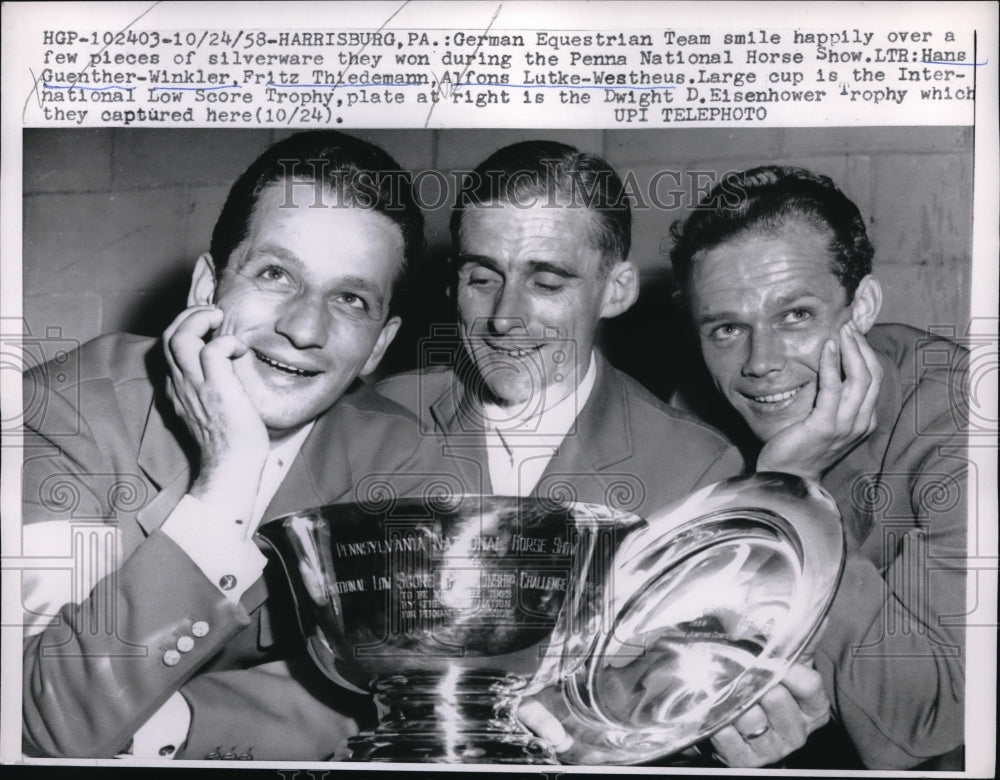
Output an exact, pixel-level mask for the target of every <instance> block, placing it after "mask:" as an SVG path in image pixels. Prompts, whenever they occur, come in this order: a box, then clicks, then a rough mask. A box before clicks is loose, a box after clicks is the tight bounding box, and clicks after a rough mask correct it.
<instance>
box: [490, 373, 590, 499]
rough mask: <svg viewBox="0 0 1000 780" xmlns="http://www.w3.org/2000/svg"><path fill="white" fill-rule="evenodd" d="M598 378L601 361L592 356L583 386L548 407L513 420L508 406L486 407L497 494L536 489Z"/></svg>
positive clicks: (526, 492) (492, 476)
mask: <svg viewBox="0 0 1000 780" xmlns="http://www.w3.org/2000/svg"><path fill="white" fill-rule="evenodd" d="M596 379H597V360H596V357H595V355H594V354H593V353H591V355H590V366H589V367H588V368H587V373H586V374H584V376H583V379H582V380H581V381H580V384H578V385H577V386H576V388H574V389H573V391H571V392H570V393H569V395H567V396H566V397H565V398H562V399H561V400H559V401H557V402H556V403H554V404H553V405H552V406H550V407H548V408H543V409H542V410H541V411H539V412H536V413H535V414H531V415H527V416H525V417H516V416H515V417H512V416H511V414H510V412H509V410H507V409H506V408H504V407H501V406H495V405H493V404H483V418H484V420H485V422H486V450H487V458H488V460H489V466H490V485H491V487H492V488H493V492H494V493H495V494H497V495H504V496H527V495H529V494H530V493H531V491H532V490H534V488H535V485H537V484H538V480H539V479H541V477H542V473H543V472H544V471H545V468H546V467H547V466H548V465H549V461H551V460H552V456H553V455H555V453H556V452H557V451H558V449H559V446H560V445H561V444H562V442H563V439H565V438H566V434H568V433H569V432H570V430H571V429H572V428H573V426H574V424H575V423H576V418H577V416H578V415H579V413H580V410H581V409H582V408H583V406H584V404H586V403H587V399H588V398H590V393H591V391H592V390H593V389H594V382H595V380H596Z"/></svg>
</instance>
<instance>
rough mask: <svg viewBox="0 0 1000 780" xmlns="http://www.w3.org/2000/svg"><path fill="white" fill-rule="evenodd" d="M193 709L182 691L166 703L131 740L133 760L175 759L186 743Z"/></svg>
mask: <svg viewBox="0 0 1000 780" xmlns="http://www.w3.org/2000/svg"><path fill="white" fill-rule="evenodd" d="M190 728H191V708H190V707H189V706H188V703H187V700H185V698H184V697H183V696H181V694H180V692H179V691H174V694H173V695H172V696H171V697H170V698H169V699H167V700H166V702H164V704H163V706H162V707H160V709H158V710H157V711H156V712H154V713H153V716H152V717H151V718H150V719H149V720H147V721H146V722H145V723H143V724H142V726H141V727H140V728H139V730H138V731H137V732H135V736H134V737H132V752H131V754H130V757H131V758H173V757H174V756H176V755H177V751H178V750H180V748H181V746H182V745H183V744H184V743H185V742H186V741H187V735H188V729H190Z"/></svg>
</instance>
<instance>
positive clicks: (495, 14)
mask: <svg viewBox="0 0 1000 780" xmlns="http://www.w3.org/2000/svg"><path fill="white" fill-rule="evenodd" d="M502 10H503V3H501V4H500V5H498V6H497V10H496V11H494V12H493V17H492V18H491V19H490V23H489V24H488V25H486V29H485V30H483V37H485V35H486V34H487V33H488V32H490V30H492V29H493V25H494V23H495V22H496V20H497V17H498V16H500V12H501V11H502ZM482 45H483V38H482V37H481V38H480V39H479V43H477V44H476V48H475V49H473V51H472V56H470V57H469V61H468V62H466V63H465V68H464V69H463V70H462V72H461V73H459V74H458V80H459V81H461V80H462V79H464V78H465V74H466V73H468V72H469V68H471V67H472V63H473V62H474V61H475V58H476V55H478V54H479V49H480V48H482ZM434 81H435V83H436V84H437V86H438V93H439V94H440V95H442V96H443V95H444V90H442V89H441V82H440V81H438V79H437V77H435V79H434ZM453 89H454V87H452V90H453ZM452 90H449V91H448V94H449V97H450V96H451V92H452ZM436 107H437V103H431V105H430V108H429V109H428V110H427V119H426V120H425V121H424V128H425V129H426V128H427V127H428V126H429V125H430V123H431V114H433V113H434V109H435V108H436Z"/></svg>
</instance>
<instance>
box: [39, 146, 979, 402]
mask: <svg viewBox="0 0 1000 780" xmlns="http://www.w3.org/2000/svg"><path fill="white" fill-rule="evenodd" d="M349 132H350V133H351V134H353V135H356V136H360V137H362V138H365V139H368V140H370V141H373V142H375V143H377V144H379V145H380V146H382V147H383V148H385V149H386V150H387V151H388V152H389V153H390V154H392V156H393V157H395V158H396V159H397V161H398V162H399V163H400V164H401V165H402V166H403V167H404V168H408V169H409V170H411V171H414V172H420V171H425V170H437V171H441V172H443V173H445V175H446V177H447V180H448V181H449V182H452V183H453V182H454V179H453V178H452V176H451V172H452V171H455V170H469V169H472V168H473V167H475V166H476V165H477V164H478V163H479V162H481V161H482V160H483V159H484V158H485V157H486V156H487V155H489V154H490V153H491V152H493V151H494V150H496V149H498V148H499V147H501V146H503V145H505V144H508V143H513V142H515V141H520V140H526V139H530V138H545V139H551V140H557V141H563V142H565V143H570V144H573V145H575V146H577V147H579V148H580V149H583V150H586V151H592V152H597V153H600V154H602V155H604V156H605V157H607V158H608V160H609V161H610V162H611V164H612V165H613V166H614V167H615V168H616V169H617V170H618V172H619V174H620V175H622V176H623V177H624V176H626V175H628V174H631V175H632V176H633V177H634V180H635V182H636V184H637V185H638V187H639V188H640V191H641V192H645V191H646V187H647V185H648V183H649V181H650V179H651V178H652V177H653V176H654V175H655V174H656V173H657V172H660V171H676V172H680V173H681V174H683V178H682V179H681V186H680V187H679V188H677V187H676V180H675V179H674V178H673V177H668V178H665V179H662V178H661V184H662V186H661V190H660V196H661V201H665V200H668V195H667V193H666V191H665V188H666V187H668V186H670V185H673V186H674V188H676V189H678V192H679V193H681V192H687V191H689V190H690V185H691V184H692V182H693V181H694V180H695V179H696V177H695V176H694V173H693V172H696V171H697V172H703V177H718V176H719V175H720V174H722V173H724V172H726V171H729V170H740V169H744V168H748V167H752V166H754V165H759V164H762V163H767V162H777V163H787V164H793V165H801V166H804V167H807V168H810V169H811V170H813V171H816V172H818V173H824V174H826V175H828V176H830V177H832V178H833V180H834V181H835V182H836V183H837V184H838V186H840V188H841V189H842V190H843V191H844V192H845V193H846V194H847V196H848V197H850V198H851V199H852V200H854V202H855V203H857V205H858V207H859V208H860V210H861V213H862V215H864V217H865V218H866V220H867V222H868V229H869V235H870V237H871V239H872V242H873V243H874V244H875V249H876V255H875V272H876V275H877V276H878V277H879V279H880V280H881V282H882V284H883V288H884V290H885V304H884V307H883V310H882V316H881V320H882V321H895V322H905V323H908V324H910V325H913V326H915V327H918V328H920V329H927V328H938V327H941V326H945V327H947V326H954V327H955V329H956V332H957V333H963V332H964V331H965V325H966V323H967V322H968V318H969V299H970V289H969V285H970V257H971V235H972V216H971V213H972V212H971V197H972V129H971V128H964V127H961V128H955V127H940V128H938V127H913V128H857V129H854V128H820V129H813V128H802V129H795V128H774V129H771V128H765V129H737V130H728V129H685V128H680V129H677V128H670V129H666V130H568V131H560V130H537V129H536V130H480V129H477V130H370V131H364V130H360V131H357V130H351V131H349ZM288 134H289V131H275V130H267V129H252V130H216V129H190V130H188V129H162V130H161V129H128V128H96V129H78V130H73V129H55V130H53V129H29V130H25V131H24V155H23V160H24V170H23V173H24V179H23V189H24V232H23V237H24V258H23V259H24V275H23V279H24V289H23V292H24V317H25V320H26V326H27V328H28V329H29V330H30V333H31V334H33V335H36V336H38V335H44V334H46V333H52V332H60V333H61V335H62V336H63V337H64V338H68V339H71V340H79V341H85V340H87V339H90V338H92V337H94V336H96V335H99V334H101V333H107V332H112V331H118V330H125V331H130V332H135V333H144V334H147V335H157V334H159V333H160V332H162V330H163V328H164V327H166V325H167V324H168V323H169V322H170V321H171V320H172V319H173V317H174V316H175V314H176V313H177V312H178V311H180V309H181V308H182V307H183V305H184V296H185V294H186V291H187V282H188V277H189V274H190V270H191V268H192V267H193V264H194V261H195V259H196V258H197V257H198V255H199V254H200V253H202V252H204V251H206V250H207V248H208V244H209V239H210V236H211V231H212V227H213V225H214V223H215V219H216V217H217V216H218V213H219V210H220V209H221V207H222V204H223V201H224V200H225V197H226V194H227V193H228V191H229V187H230V185H231V184H232V183H233V181H234V180H235V179H236V177H237V176H238V175H239V174H240V173H241V172H242V171H243V169H244V168H245V167H246V166H247V165H249V163H250V162H251V161H252V160H253V159H254V157H256V155H257V154H259V153H260V151H261V150H263V149H264V148H265V147H266V146H267V145H268V144H270V143H272V142H273V141H274V140H277V139H278V138H280V137H284V136H285V135H288ZM425 183H426V187H427V189H426V190H425V192H424V195H425V198H434V197H436V196H437V193H438V189H437V186H436V183H435V180H433V179H431V178H430V177H427V178H426V181H425ZM453 187H454V185H452V191H451V192H450V193H449V195H453V194H454V189H453ZM694 197H697V193H695V194H694ZM674 200H675V201H676V207H675V208H661V207H651V208H645V209H643V208H636V209H635V210H634V218H633V247H632V255H631V257H632V259H633V260H634V261H636V262H637V263H638V264H639V267H640V268H641V269H642V272H643V294H642V296H641V298H640V301H639V304H637V306H636V308H635V309H634V310H633V311H631V312H629V313H628V314H626V315H624V316H623V317H621V318H619V320H618V321H616V322H614V323H612V324H611V326H610V327H609V328H607V333H606V336H605V346H606V350H607V351H608V353H609V357H610V358H611V360H612V361H613V362H615V363H616V364H618V365H620V366H621V367H623V368H625V370H627V371H630V372H631V373H633V374H635V375H636V376H637V377H638V378H639V379H641V380H642V381H644V382H646V383H647V384H648V385H649V386H650V387H651V388H652V389H653V390H654V391H656V392H658V393H660V394H661V395H666V394H668V393H669V392H670V389H671V386H672V382H673V377H674V376H675V375H676V372H677V371H678V370H679V369H678V365H679V364H680V362H681V361H682V360H683V359H684V358H683V355H682V353H681V351H680V350H679V348H678V345H677V344H676V342H677V331H676V328H675V327H674V325H675V317H676V314H675V313H674V312H673V311H672V309H671V306H670V301H669V294H668V292H669V263H668V262H667V259H666V257H667V252H668V251H669V248H670V243H669V233H668V230H669V227H670V223H671V222H672V221H673V220H675V219H677V218H682V217H684V216H685V214H686V208H687V207H688V206H689V205H691V197H690V196H682V195H677V196H674ZM450 205H451V200H450V198H449V199H447V200H446V201H445V202H443V203H442V205H441V206H440V207H439V208H436V209H433V210H428V211H425V216H426V218H427V239H428V249H429V252H428V258H429V261H430V262H431V263H432V264H433V263H434V261H438V260H440V259H441V258H442V257H444V256H445V255H446V253H447V252H448V250H449V243H450V241H449V236H448V218H449V214H450ZM428 268H433V269H435V270H436V269H437V268H438V266H437V265H431V266H428ZM427 278H428V280H429V282H428V284H429V287H428V289H427V290H426V291H425V292H424V293H423V294H422V296H421V297H422V298H423V300H418V301H416V302H415V303H417V304H421V303H424V304H426V305H424V306H422V307H420V309H418V311H417V312H416V316H412V317H411V318H410V322H409V327H408V328H407V329H405V330H404V332H403V333H401V336H400V337H399V339H398V341H399V343H398V344H396V345H395V346H394V350H393V352H392V354H391V355H390V357H389V359H388V365H387V368H389V369H399V368H408V367H412V366H414V365H416V364H417V363H418V362H419V350H418V349H417V348H416V342H417V340H418V339H419V338H420V337H421V336H423V335H424V334H426V333H427V327H428V323H429V322H430V321H434V320H437V321H442V320H445V321H446V320H447V319H448V318H449V316H450V311H449V309H448V306H447V304H446V303H445V302H444V299H443V298H442V293H441V291H440V290H439V289H438V288H439V282H440V280H441V277H440V275H433V274H431V275H428V277H427ZM52 329H56V330H55V331H53V330H52ZM657 345H660V346H659V347H658V346H657Z"/></svg>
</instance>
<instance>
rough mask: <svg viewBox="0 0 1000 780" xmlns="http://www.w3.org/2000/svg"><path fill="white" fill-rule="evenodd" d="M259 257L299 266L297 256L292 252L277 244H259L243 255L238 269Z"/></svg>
mask: <svg viewBox="0 0 1000 780" xmlns="http://www.w3.org/2000/svg"><path fill="white" fill-rule="evenodd" d="M261 255H265V256H268V257H273V258H274V259H276V260H282V261H284V262H286V263H290V264H292V265H301V262H300V260H299V256H298V255H297V254H295V253H294V252H291V251H289V250H288V249H285V247H283V246H279V245H278V244H261V245H260V246H258V247H256V248H255V249H254V250H253V251H252V252H247V253H246V254H244V255H243V258H242V259H241V260H240V264H239V267H240V268H242V267H243V266H245V265H246V264H247V263H249V262H250V261H251V260H252V259H254V258H257V257H260V256H261Z"/></svg>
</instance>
